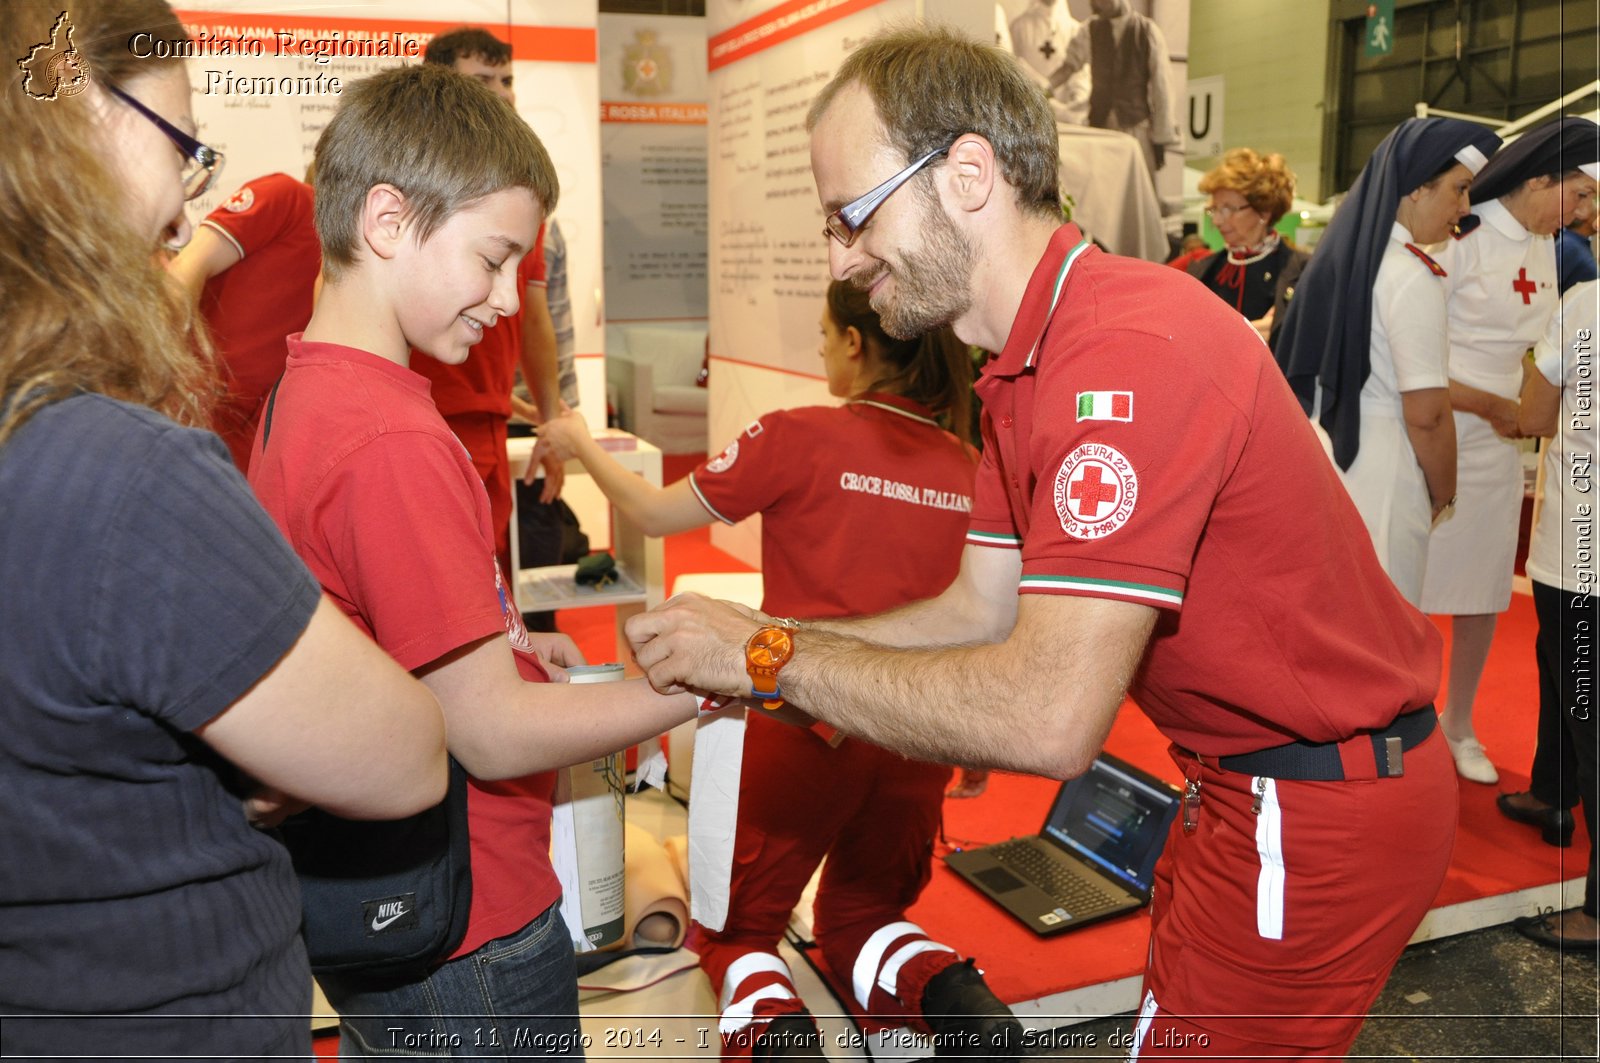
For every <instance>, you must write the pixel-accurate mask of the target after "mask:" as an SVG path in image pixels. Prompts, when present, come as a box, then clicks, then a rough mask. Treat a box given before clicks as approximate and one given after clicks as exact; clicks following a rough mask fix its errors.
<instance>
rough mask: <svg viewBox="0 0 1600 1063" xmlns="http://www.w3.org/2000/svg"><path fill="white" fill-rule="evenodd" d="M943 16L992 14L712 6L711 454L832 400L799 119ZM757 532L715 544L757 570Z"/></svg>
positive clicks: (892, 0) (823, 287) (812, 0)
mask: <svg viewBox="0 0 1600 1063" xmlns="http://www.w3.org/2000/svg"><path fill="white" fill-rule="evenodd" d="M924 15H927V16H930V17H938V18H939V19H940V20H942V21H945V22H949V23H951V24H953V25H955V26H956V27H957V28H958V29H962V30H964V31H966V32H968V33H971V34H973V35H974V36H976V37H978V38H979V39H985V38H987V37H988V36H989V35H990V34H991V33H992V32H993V22H994V11H993V8H992V7H991V6H990V5H988V4H974V3H965V4H955V3H948V2H945V3H932V2H929V0H778V2H775V0H709V2H708V3H707V4H706V23H707V32H708V34H709V40H708V42H707V53H706V54H707V64H708V66H709V67H710V71H711V73H710V85H709V95H708V97H707V102H708V113H707V132H708V136H709V140H710V144H711V150H710V157H709V159H708V162H707V170H708V174H709V182H710V241H711V246H710V256H711V269H710V274H711V275H710V285H711V323H710V330H711V358H712V368H711V378H710V387H711V396H710V405H711V415H710V437H711V441H712V442H711V445H712V446H713V447H717V446H720V445H721V444H722V443H723V442H726V441H727V440H730V439H732V438H734V436H735V434H737V432H738V431H739V429H740V428H742V427H743V426H744V425H746V424H748V423H749V422H751V421H753V420H755V419H756V418H757V417H759V416H760V415H761V414H763V413H767V412H769V411H771V410H775V409H780V408H789V407H794V406H808V405H818V404H823V403H830V402H834V401H836V400H834V399H832V398H831V397H830V396H829V395H828V389H827V384H826V382H825V378H824V377H823V374H822V365H821V361H820V359H819V357H818V354H817V348H818V318H819V316H820V315H821V313H822V307H823V297H824V294H825V293H826V291H827V287H828V248H827V244H826V243H825V240H824V237H823V235H822V218H823V214H822V208H821V206H820V205H819V203H818V200H817V190H816V184H815V182H814V181H813V180H812V178H811V159H810V145H809V138H808V137H807V135H806V130H805V118H806V112H807V110H808V109H809V108H810V106H811V101H812V99H813V98H814V97H815V96H816V94H817V92H818V90H820V89H821V88H822V86H823V85H825V84H827V82H828V79H829V78H831V77H832V76H833V73H834V71H835V70H837V69H838V67H839V64H840V63H841V62H842V61H843V59H844V57H845V55H847V54H848V53H849V52H850V51H851V50H852V49H853V48H855V47H856V46H857V45H858V44H860V43H861V42H862V41H863V40H865V39H866V38H867V37H869V36H871V35H872V34H873V33H874V32H876V31H877V30H878V29H879V28H880V27H882V26H884V25H886V24H888V23H890V22H896V21H901V22H903V21H907V20H911V19H916V18H919V17H923V16H924ZM759 536H760V533H759V522H758V521H753V520H752V521H745V522H744V523H742V524H740V525H738V526H736V527H732V528H729V527H726V526H723V525H716V526H714V527H713V528H712V532H711V537H712V542H713V543H714V544H715V545H716V546H717V547H718V548H720V549H722V550H726V551H728V552H729V553H731V554H734V555H735V556H737V557H739V558H740V559H741V560H743V561H745V562H747V563H749V564H755V565H759V563H760V537H759Z"/></svg>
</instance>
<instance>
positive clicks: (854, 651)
mask: <svg viewBox="0 0 1600 1063" xmlns="http://www.w3.org/2000/svg"><path fill="white" fill-rule="evenodd" d="M795 642H796V650H795V656H794V658H793V660H791V661H790V662H789V663H788V665H786V666H785V667H784V670H783V672H782V674H781V683H782V686H783V690H784V694H785V697H786V698H788V699H789V700H792V701H793V702H794V704H795V705H797V706H799V707H800V708H802V709H804V710H805V711H806V712H808V713H810V714H811V715H812V716H815V717H816V718H817V719H819V720H822V721H824V722H826V723H829V724H832V725H833V726H835V727H837V728H839V729H840V730H841V731H844V732H846V733H847V734H850V735H852V736H855V737H859V738H862V739H865V740H866V741H869V742H872V743H874V744H876V745H880V746H883V747H885V748H887V749H893V750H895V751H897V752H900V753H903V754H905V755H906V756H910V757H915V758H917V759H920V760H928V761H933V762H937V763H947V764H962V765H972V766H980V767H993V768H1004V769H1007V770H1010V771H1023V772H1031V773H1034V774H1038V775H1047V776H1051V777H1054V778H1070V777H1072V776H1074V775H1078V774H1081V773H1082V772H1083V771H1084V770H1085V769H1086V768H1087V767H1088V765H1089V763H1090V761H1092V760H1093V758H1094V755H1095V754H1096V753H1097V752H1098V751H1099V749H1100V747H1101V746H1102V745H1103V744H1104V742H1105V737H1106V733H1107V732H1108V731H1109V730H1110V726H1111V721H1112V719H1114V718H1115V715H1116V708H1117V705H1118V704H1120V703H1121V700H1122V693H1121V692H1122V690H1123V689H1124V688H1125V686H1126V683H1127V681H1128V679H1130V678H1131V675H1132V664H1131V663H1130V664H1129V665H1128V668H1127V674H1126V675H1125V676H1123V677H1122V679H1121V682H1120V684H1117V685H1116V686H1115V692H1114V693H1103V694H1101V696H1100V697H1099V699H1098V703H1094V704H1090V703H1089V702H1090V701H1091V700H1092V699H1093V698H1094V694H1093V693H1085V694H1083V695H1082V700H1083V701H1084V704H1082V705H1081V706H1077V707H1074V706H1070V705H1068V704H1067V703H1069V702H1072V701H1073V700H1074V694H1073V692H1071V691H1063V690H1060V689H1058V688H1057V687H1056V685H1055V684H1053V683H1051V682H1049V681H1048V679H1047V678H1046V675H1045V673H1044V672H1042V671H1041V670H1040V669H1037V668H1033V667H1030V666H1028V665H1027V663H1026V662H1025V661H1024V660H1023V658H1025V657H1027V656H1028V653H1027V652H1026V651H1024V650H1023V649H1022V648H1021V647H1018V646H1015V645H1012V644H1010V643H1000V644H994V645H982V646H948V647H942V648H939V649H920V650H909V649H907V650H895V649H890V648H888V647H884V646H878V645H874V644H871V643H867V642H862V641H860V640H857V639H852V638H850V637H848V636H843V635H838V634H833V633H830V632H819V631H815V630H811V629H807V630H805V631H804V632H802V633H801V634H799V635H798V636H797V637H796V640H795ZM1102 689H1103V688H1102Z"/></svg>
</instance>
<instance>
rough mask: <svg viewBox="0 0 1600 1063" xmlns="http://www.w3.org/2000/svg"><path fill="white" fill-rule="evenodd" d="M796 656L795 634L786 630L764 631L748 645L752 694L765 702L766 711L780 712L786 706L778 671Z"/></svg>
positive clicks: (746, 666)
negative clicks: (779, 683)
mask: <svg viewBox="0 0 1600 1063" xmlns="http://www.w3.org/2000/svg"><path fill="white" fill-rule="evenodd" d="M793 656H794V634H793V632H791V631H790V630H789V629H788V628H786V627H772V626H769V627H764V628H761V629H759V630H757V631H756V633H755V634H753V635H751V636H750V638H749V641H747V642H746V643H745V644H744V669H745V671H746V672H748V673H749V675H750V691H751V693H752V694H754V695H755V696H756V697H758V698H761V699H762V701H761V706H762V708H766V709H776V708H777V707H778V706H780V705H782V704H783V689H782V688H781V687H779V686H778V670H779V669H780V668H782V667H783V666H784V665H786V664H788V663H789V658H791V657H793Z"/></svg>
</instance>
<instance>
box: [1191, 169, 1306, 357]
mask: <svg viewBox="0 0 1600 1063" xmlns="http://www.w3.org/2000/svg"><path fill="white" fill-rule="evenodd" d="M1200 191H1201V192H1203V193H1204V194H1205V195H1207V196H1209V197H1210V201H1209V202H1208V203H1207V204H1206V217H1208V218H1210V219H1211V222H1212V224H1213V225H1215V226H1216V227H1217V232H1219V233H1221V234H1222V242H1223V244H1224V246H1223V249H1222V250H1221V251H1218V252H1216V253H1215V254H1213V255H1209V256H1207V257H1205V258H1202V259H1200V260H1198V261H1196V262H1192V263H1190V264H1189V265H1188V267H1187V269H1188V272H1189V274H1190V275H1191V276H1194V277H1197V278H1199V280H1200V283H1201V284H1204V285H1205V286H1206V287H1207V288H1210V289H1211V290H1212V291H1213V292H1215V293H1216V294H1217V295H1218V296H1219V297H1220V298H1222V299H1224V300H1226V301H1227V303H1228V304H1229V305H1230V306H1232V307H1233V308H1234V309H1235V310H1237V311H1239V313H1241V314H1243V315H1244V316H1245V318H1246V319H1247V320H1248V321H1249V322H1250V324H1252V325H1254V326H1255V329H1256V331H1257V332H1259V333H1260V334H1261V338H1262V339H1264V340H1266V341H1268V342H1269V343H1271V342H1273V340H1274V339H1275V337H1276V335H1277V324H1278V323H1279V322H1281V321H1282V320H1283V312H1284V308H1285V307H1286V305H1287V304H1288V302H1289V300H1290V298H1292V297H1293V295H1294V285H1295V283H1296V282H1297V281H1298V280H1299V278H1300V273H1301V271H1302V270H1304V269H1305V267H1306V263H1307V262H1308V261H1310V258H1311V256H1310V255H1308V254H1307V253H1306V252H1304V251H1301V250H1300V249H1298V248H1296V247H1294V246H1293V245H1292V244H1290V243H1288V242H1287V241H1285V240H1284V239H1283V238H1282V237H1281V236H1279V235H1278V233H1277V231H1276V230H1275V229H1274V228H1273V226H1275V225H1277V224H1278V222H1279V221H1280V220H1281V219H1282V218H1283V216H1284V214H1286V213H1287V212H1288V210H1289V206H1290V204H1291V203H1293V202H1294V174H1293V173H1291V172H1289V167H1288V165H1287V164H1286V163H1285V162H1284V160H1283V156H1282V155H1279V154H1277V153H1276V152H1273V153H1269V154H1266V155H1262V154H1259V153H1257V152H1255V151H1253V150H1251V149H1250V148H1234V149H1233V150H1232V151H1229V152H1228V153H1227V154H1226V155H1224V156H1223V157H1222V163H1221V165H1219V166H1217V167H1216V168H1215V169H1213V170H1212V171H1211V172H1210V173H1207V174H1206V175H1205V176H1204V177H1202V178H1201V179H1200Z"/></svg>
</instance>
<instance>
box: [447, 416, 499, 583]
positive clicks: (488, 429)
mask: <svg viewBox="0 0 1600 1063" xmlns="http://www.w3.org/2000/svg"><path fill="white" fill-rule="evenodd" d="M445 423H446V424H448V425H449V426H450V431H452V432H454V433H455V434H456V438H457V439H459V440H461V445H462V446H464V447H466V448H467V453H468V454H470V455H472V467H473V468H474V469H477V470H478V475H479V476H481V477H483V486H484V489H485V490H487V491H488V492H489V519H490V520H491V521H493V522H494V556H495V557H496V558H498V559H499V561H500V572H501V574H502V575H503V576H504V577H505V581H506V583H507V585H510V584H511V583H512V580H513V575H512V572H511V461H510V459H509V458H507V457H506V419H505V418H504V417H502V416H501V415H499V414H494V413H463V414H457V415H456V416H454V417H446V418H445Z"/></svg>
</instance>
